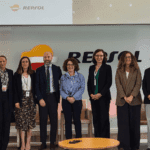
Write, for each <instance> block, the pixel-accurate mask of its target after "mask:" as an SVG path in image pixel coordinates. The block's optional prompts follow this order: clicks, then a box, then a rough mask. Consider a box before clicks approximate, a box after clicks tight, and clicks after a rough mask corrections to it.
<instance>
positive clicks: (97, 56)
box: [95, 55, 104, 58]
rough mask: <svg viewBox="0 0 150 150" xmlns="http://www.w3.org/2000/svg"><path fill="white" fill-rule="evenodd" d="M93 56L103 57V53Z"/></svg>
mask: <svg viewBox="0 0 150 150" xmlns="http://www.w3.org/2000/svg"><path fill="white" fill-rule="evenodd" d="M95 57H97V58H98V57H104V55H95Z"/></svg>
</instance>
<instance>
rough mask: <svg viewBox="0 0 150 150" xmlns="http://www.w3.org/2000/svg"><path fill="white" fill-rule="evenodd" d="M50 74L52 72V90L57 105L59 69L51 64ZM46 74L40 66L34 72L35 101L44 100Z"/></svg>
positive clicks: (58, 99) (58, 97)
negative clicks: (53, 90)
mask: <svg viewBox="0 0 150 150" xmlns="http://www.w3.org/2000/svg"><path fill="white" fill-rule="evenodd" d="M52 72H53V81H54V88H55V94H56V100H57V102H58V103H59V101H60V90H59V80H60V78H61V75H62V73H61V69H60V67H58V66H55V65H53V64H52ZM46 85H47V84H46V73H45V66H44V65H43V66H41V67H39V68H38V69H37V70H36V95H37V100H38V101H39V100H41V99H45V98H46Z"/></svg>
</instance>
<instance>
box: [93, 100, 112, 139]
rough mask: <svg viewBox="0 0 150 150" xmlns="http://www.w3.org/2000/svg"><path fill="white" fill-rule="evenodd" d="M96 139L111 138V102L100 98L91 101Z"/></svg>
mask: <svg viewBox="0 0 150 150" xmlns="http://www.w3.org/2000/svg"><path fill="white" fill-rule="evenodd" d="M91 106H92V114H93V125H94V135H95V137H104V138H110V123H109V106H110V100H108V99H106V98H100V99H99V100H91Z"/></svg>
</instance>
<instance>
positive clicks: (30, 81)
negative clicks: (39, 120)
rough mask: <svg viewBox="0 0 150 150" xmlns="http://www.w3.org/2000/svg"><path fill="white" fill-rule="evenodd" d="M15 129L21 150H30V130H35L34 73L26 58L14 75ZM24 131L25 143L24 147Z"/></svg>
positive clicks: (22, 59) (22, 60)
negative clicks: (19, 136) (19, 139)
mask: <svg viewBox="0 0 150 150" xmlns="http://www.w3.org/2000/svg"><path fill="white" fill-rule="evenodd" d="M14 90H15V92H14V97H15V98H14V101H15V119H16V129H20V131H21V150H30V139H31V129H33V128H35V126H36V124H35V116H36V107H35V105H36V99H35V72H34V70H32V69H31V62H30V59H29V58H28V57H22V58H21V60H20V62H19V66H18V69H17V71H16V73H15V74H14ZM25 131H27V140H26V141H27V143H26V145H25Z"/></svg>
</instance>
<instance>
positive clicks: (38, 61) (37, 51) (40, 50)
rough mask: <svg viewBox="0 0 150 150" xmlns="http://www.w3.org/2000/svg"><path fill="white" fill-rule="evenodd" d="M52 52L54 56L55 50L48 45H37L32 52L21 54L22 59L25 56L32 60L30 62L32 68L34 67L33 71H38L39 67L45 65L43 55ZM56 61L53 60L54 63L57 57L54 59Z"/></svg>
mask: <svg viewBox="0 0 150 150" xmlns="http://www.w3.org/2000/svg"><path fill="white" fill-rule="evenodd" d="M47 51H49V52H51V53H52V55H53V50H52V48H51V47H50V46H48V45H42V44H40V45H37V46H34V47H33V48H32V49H31V50H30V51H28V52H23V53H22V54H21V58H22V57H23V56H27V57H29V58H30V61H31V66H32V69H33V70H36V69H37V68H38V67H40V66H42V65H44V62H43V55H44V53H45V52H47ZM53 59H54V60H52V62H54V61H56V57H53Z"/></svg>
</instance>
